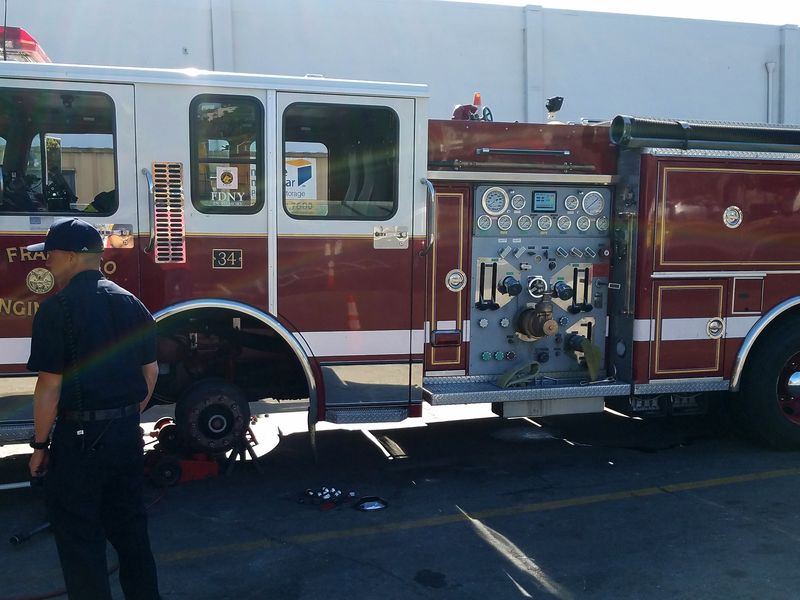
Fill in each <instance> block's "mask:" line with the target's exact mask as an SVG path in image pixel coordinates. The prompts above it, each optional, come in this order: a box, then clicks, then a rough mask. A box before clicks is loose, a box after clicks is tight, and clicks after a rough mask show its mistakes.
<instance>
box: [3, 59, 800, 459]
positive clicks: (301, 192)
mask: <svg viewBox="0 0 800 600" xmlns="http://www.w3.org/2000/svg"><path fill="white" fill-rule="evenodd" d="M426 97H427V90H426V88H425V86H419V85H407V84H394V83H379V82H361V81H343V80H330V79H325V78H320V77H310V76H309V77H270V76H261V75H242V74H222V73H210V72H201V71H193V70H188V71H166V70H153V69H122V68H110V67H83V66H65V65H25V64H20V63H17V64H11V63H6V64H2V65H0V147H2V149H3V154H2V163H1V164H0V166H1V167H2V177H0V181H1V182H2V196H0V337H2V340H0V373H2V374H4V375H7V376H15V375H21V374H25V372H26V371H25V363H26V361H27V358H28V352H29V348H30V335H31V323H32V319H33V316H34V315H35V312H36V310H37V308H38V306H39V305H40V303H41V302H43V301H45V300H46V299H47V298H49V297H51V296H52V295H53V294H54V293H56V291H57V290H56V289H55V285H54V283H55V282H54V281H53V277H52V275H51V274H50V272H49V271H48V270H47V269H46V268H45V256H44V255H43V254H34V253H30V252H28V251H27V250H26V249H25V248H26V246H27V245H28V244H32V243H35V242H37V241H41V239H42V237H43V235H44V234H45V232H46V231H47V229H48V227H49V226H50V224H52V223H53V222H54V220H55V219H57V218H59V217H64V216H78V217H80V218H82V219H85V220H87V221H89V222H90V223H92V224H93V225H94V226H95V227H97V229H98V231H100V233H101V235H102V236H103V239H104V243H105V246H106V250H105V253H104V261H103V266H102V269H103V272H104V273H105V274H106V276H108V277H110V278H112V279H113V280H115V281H117V282H118V283H119V284H120V285H122V286H123V287H126V288H127V289H129V290H130V291H132V292H133V293H135V294H137V295H138V296H139V297H140V298H142V300H143V301H144V302H145V304H146V305H147V306H148V307H149V308H150V310H151V311H152V312H153V313H154V315H155V317H156V320H157V322H158V334H159V355H158V362H159V369H160V375H159V381H158V384H157V388H156V393H155V395H154V401H155V402H162V403H175V405H176V406H175V417H176V425H177V427H178V430H179V434H180V436H181V438H182V439H183V440H184V441H185V442H186V444H187V445H189V446H191V447H194V448H196V449H200V450H205V451H209V452H222V451H225V450H228V449H230V448H231V447H232V446H233V445H234V444H235V443H236V441H237V439H239V438H240V437H241V436H242V435H243V434H244V431H245V430H246V428H247V423H248V417H249V414H250V413H249V405H248V402H249V401H253V400H258V399H261V398H267V397H268V398H275V399H286V398H308V401H309V423H310V424H311V425H312V426H313V424H314V423H316V422H318V421H322V420H325V421H329V422H333V423H369V422H377V421H400V420H402V419H405V418H407V417H414V416H419V415H420V414H421V411H422V405H423V401H427V402H429V403H431V404H464V403H474V402H481V403H491V404H492V407H493V409H494V410H495V412H497V413H498V414H500V415H502V416H504V417H516V416H545V415H555V414H574V413H582V412H597V411H602V410H603V409H604V406H605V404H606V402H608V401H609V400H610V399H616V400H619V401H622V402H623V403H625V405H626V406H627V407H628V408H630V409H631V410H638V411H642V412H654V411H677V410H680V409H692V408H696V407H697V406H698V395H699V394H700V393H702V392H709V391H737V390H739V389H740V388H741V393H740V394H738V395H737V396H733V397H732V398H731V399H730V400H729V403H730V404H731V406H732V407H733V406H735V407H736V408H737V410H738V411H739V412H741V413H744V414H745V415H747V417H748V421H749V422H751V423H753V424H754V426H755V428H756V430H757V433H759V435H760V436H761V437H762V438H763V439H764V440H765V441H767V442H768V443H770V444H773V445H775V446H779V447H792V446H796V445H798V443H800V327H798V325H800V312H798V310H799V309H798V306H800V279H799V278H800V268H799V267H800V258H798V256H797V253H798V244H797V241H796V233H795V232H796V231H797V227H798V220H800V205H798V198H800V170H799V169H798V168H797V166H798V164H799V163H798V159H800V135H799V133H800V132H798V130H796V129H781V128H776V127H766V126H758V127H755V126H754V127H744V126H736V127H734V126H728V125H714V124H689V123H683V122H668V121H665V122H654V121H645V120H641V119H633V118H626V117H618V118H616V119H614V120H613V122H611V121H610V122H608V123H605V124H599V125H562V124H523V123H493V122H486V121H477V120H450V121H430V122H429V121H428V119H427V113H426V104H427V102H426ZM0 402H3V404H2V405H0V406H2V409H0V410H1V411H2V413H0V414H2V415H3V416H4V418H5V421H4V422H3V423H2V424H0V443H3V442H10V441H19V440H27V439H29V437H30V432H31V429H30V421H29V420H28V419H27V418H26V417H27V416H28V415H26V414H25V413H26V410H27V411H29V406H27V405H26V404H24V403H23V402H22V401H19V399H15V397H12V396H6V398H5V399H3V398H2V397H0Z"/></svg>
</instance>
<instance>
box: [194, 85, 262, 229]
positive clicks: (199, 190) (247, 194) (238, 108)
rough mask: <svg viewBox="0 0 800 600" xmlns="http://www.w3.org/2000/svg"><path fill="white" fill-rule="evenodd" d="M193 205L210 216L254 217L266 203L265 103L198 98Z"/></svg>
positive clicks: (223, 97)
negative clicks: (263, 105) (218, 214)
mask: <svg viewBox="0 0 800 600" xmlns="http://www.w3.org/2000/svg"><path fill="white" fill-rule="evenodd" d="M190 112H191V126H190V137H191V170H192V203H193V204H194V206H195V208H197V210H199V211H200V212H204V213H228V214H249V213H255V212H258V211H259V210H260V209H261V207H262V206H263V204H264V191H263V190H264V185H263V181H264V174H263V163H264V160H263V141H262V139H263V134H262V132H263V130H264V111H263V108H262V106H261V103H260V102H259V101H258V100H257V99H255V98H251V97H247V96H210V95H202V96H198V97H197V98H195V99H194V100H193V101H192V104H191V107H190Z"/></svg>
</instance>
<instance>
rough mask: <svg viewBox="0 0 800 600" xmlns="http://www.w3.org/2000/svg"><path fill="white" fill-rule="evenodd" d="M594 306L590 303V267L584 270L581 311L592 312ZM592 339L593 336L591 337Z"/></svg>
mask: <svg viewBox="0 0 800 600" xmlns="http://www.w3.org/2000/svg"><path fill="white" fill-rule="evenodd" d="M593 308H594V306H593V305H592V303H591V302H589V267H586V268H585V269H584V270H583V304H582V305H581V310H582V311H583V312H592V309H593ZM589 339H591V336H590V337H589Z"/></svg>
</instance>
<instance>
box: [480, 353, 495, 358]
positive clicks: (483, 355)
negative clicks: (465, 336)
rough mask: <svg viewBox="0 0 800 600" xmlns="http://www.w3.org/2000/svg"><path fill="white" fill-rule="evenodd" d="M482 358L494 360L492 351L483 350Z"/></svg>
mask: <svg viewBox="0 0 800 600" xmlns="http://www.w3.org/2000/svg"><path fill="white" fill-rule="evenodd" d="M481 360H492V353H491V352H481Z"/></svg>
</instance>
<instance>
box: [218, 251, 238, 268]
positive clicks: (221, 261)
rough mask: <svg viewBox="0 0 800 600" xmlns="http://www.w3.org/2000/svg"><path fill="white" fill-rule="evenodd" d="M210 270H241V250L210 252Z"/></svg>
mask: <svg viewBox="0 0 800 600" xmlns="http://www.w3.org/2000/svg"><path fill="white" fill-rule="evenodd" d="M211 268H212V269H241V268H242V250H241V249H240V248H239V249H233V250H232V249H230V248H224V249H217V248H215V249H214V250H212V251H211Z"/></svg>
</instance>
